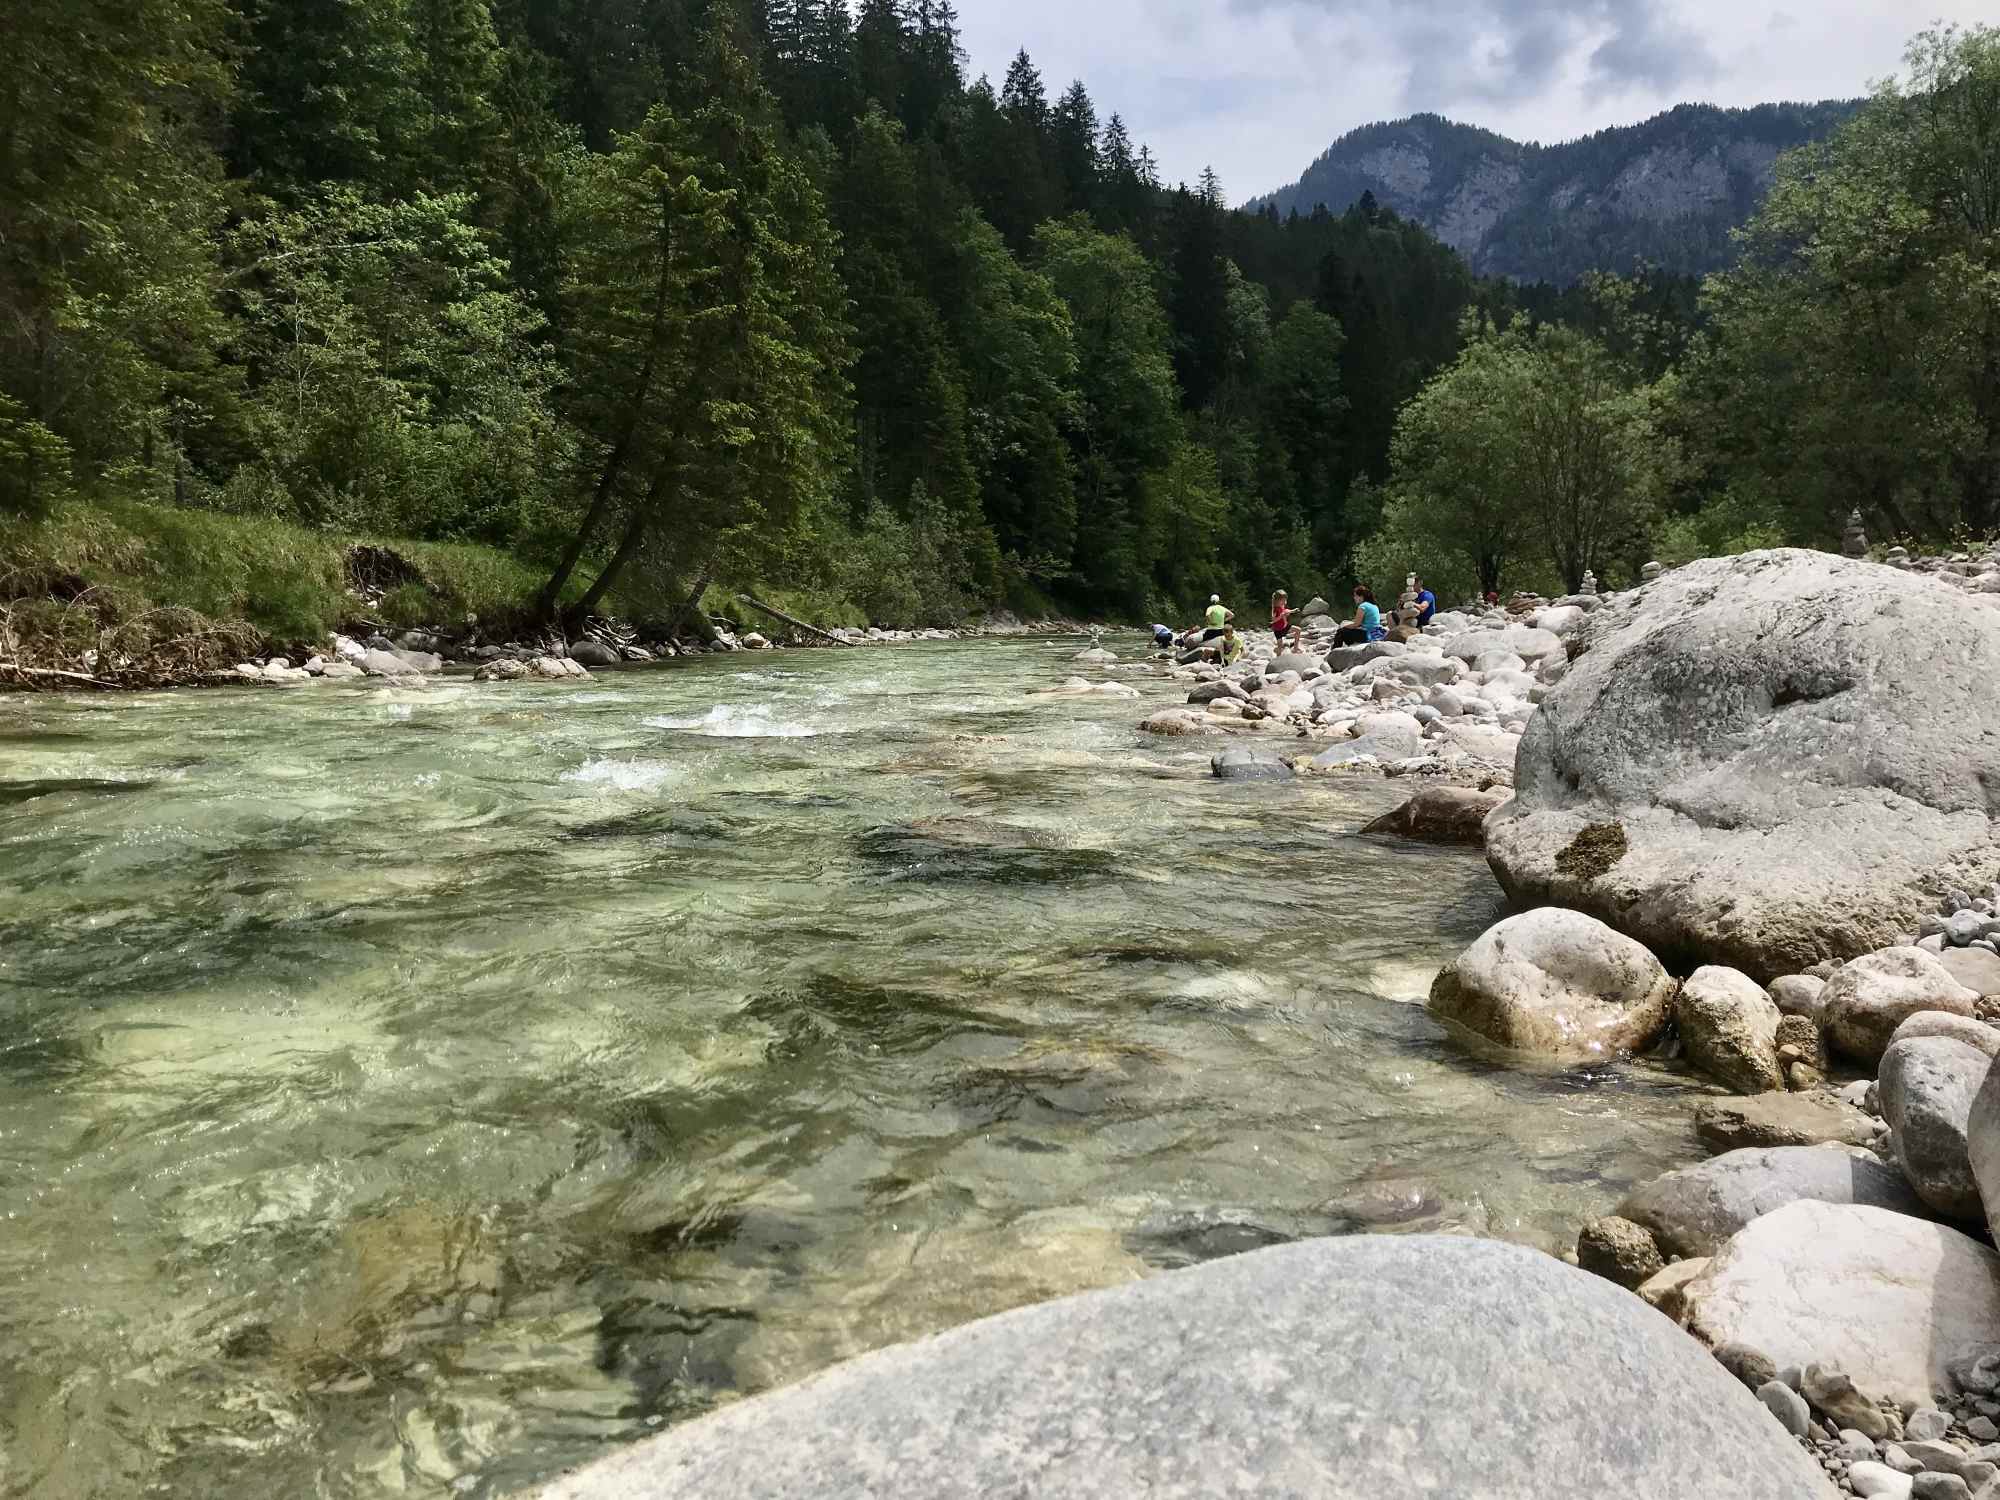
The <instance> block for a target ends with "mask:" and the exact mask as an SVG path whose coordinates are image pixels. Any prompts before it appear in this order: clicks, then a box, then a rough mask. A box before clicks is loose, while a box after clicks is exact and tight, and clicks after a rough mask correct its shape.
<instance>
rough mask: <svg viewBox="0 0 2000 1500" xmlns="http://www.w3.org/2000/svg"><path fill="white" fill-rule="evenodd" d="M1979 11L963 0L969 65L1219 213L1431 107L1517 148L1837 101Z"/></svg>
mask: <svg viewBox="0 0 2000 1500" xmlns="http://www.w3.org/2000/svg"><path fill="white" fill-rule="evenodd" d="M1993 7H1994V0H959V9H960V12H961V16H960V20H961V24H962V26H963V28H964V33H965V44H966V49H967V51H969V52H970V53H971V56H972V71H973V73H974V74H978V73H981V72H986V73H990V74H991V75H992V76H993V81H994V83H995V84H996V85H997V84H998V83H999V81H1000V79H1001V76H1002V75H1003V74H1004V73H1005V72H1006V69H1007V63H1008V61H1009V59H1011V58H1012V56H1013V55H1014V52H1015V50H1016V49H1017V48H1020V47H1026V48H1027V49H1028V51H1029V53H1030V55H1032V56H1033V58H1034V59H1035V63H1036V65H1037V66H1038V67H1039V68H1040V69H1041V71H1042V74H1043V77H1044V79H1045V80H1046V82H1047V84H1048V88H1049V94H1050V96H1051V97H1052V98H1053V97H1054V96H1055V95H1056V94H1057V93H1059V92H1060V91H1061V89H1062V88H1063V87H1064V86H1065V85H1067V84H1068V83H1069V81H1070V80H1071V79H1073V78H1082V79H1083V80H1084V82H1085V83H1086V84H1087V85H1088V86H1089V88H1090V91H1091V95H1092V97H1093V98H1094V99H1095V100H1096V102H1097V107H1098V110H1099V113H1100V114H1104V115H1107V116H1108V115H1109V114H1110V113H1111V111H1112V110H1114V109H1115V110H1118V111H1120V112H1122V113H1123V114H1124V116H1125V118H1126V120H1127V122H1128V123H1129V124H1130V125H1131V126H1132V129H1133V133H1134V134H1135V135H1136V136H1138V137H1139V138H1140V139H1142V140H1145V141H1147V142H1148V143H1150V144H1151V146H1152V148H1153V151H1154V153H1155V154H1156V155H1157V156H1158V157H1159V158H1160V160H1161V163H1162V165H1163V166H1164V168H1165V171H1166V173H1167V176H1168V178H1169V180H1175V179H1192V178H1193V177H1194V176H1195V175H1196V174H1198V173H1199V172H1200V171H1201V169H1202V167H1203V166H1204V165H1206V164H1211V163H1212V164H1213V165H1214V167H1215V169H1216V170H1217V171H1218V172H1220V173H1221V174H1222V181H1223V185H1224V187H1225V188H1226V189H1227V190H1228V192H1229V195H1230V198H1231V200H1232V201H1241V200H1242V199H1244V198H1248V197H1251V196H1254V195H1255V194H1257V193H1260V192H1264V191H1268V190H1269V189H1271V188H1275V187H1278V186H1281V185H1282V184H1284V183H1286V182H1290V181H1293V180H1294V179H1296V178H1297V177H1298V176H1299V174H1300V173H1301V172H1302V171H1303V170H1304V169H1305V167H1306V165H1307V164H1308V163H1309V162H1311V161H1312V159H1313V158H1314V157H1315V156H1317V155H1318V154H1319V153H1320V152H1321V151H1323V150H1325V149H1326V147H1327V146H1329V145H1331V144H1332V143H1333V141H1334V140H1335V139H1336V138H1338V137H1339V136H1340V135H1342V134H1343V133H1344V132H1346V131H1348V130H1351V129H1353V128H1354V127H1355V126H1357V125H1365V124H1367V123H1368V122H1369V121H1371V120H1382V119H1394V118H1396V117H1397V116H1399V115H1407V114H1412V113H1415V112H1417V111H1420V110H1429V111H1433V112H1435V113H1438V114H1443V115H1449V116H1451V117H1452V118H1454V119H1458V120H1463V121H1466V122H1468V123H1470V124H1476V125H1484V126H1486V127H1487V128H1489V129H1492V130H1498V131H1500V132H1502V133H1503V134H1506V135H1511V136H1515V137H1517V138H1520V139H1525V140H1541V141H1555V140H1564V139H1568V138H1570V137H1573V136H1577V135H1583V134H1587V133H1588V132H1590V131H1592V130H1596V129H1598V128H1600V127H1602V126H1605V125H1621V124H1629V123H1631V122H1633V121H1636V120H1642V119H1645V118H1646V117H1647V116H1649V115H1653V114H1657V113H1658V112H1659V111H1660V110H1662V109H1665V108H1667V107H1669V106H1671V105H1674V104H1678V103H1681V102H1683V101H1686V100H1706V101H1710V102H1713V103H1717V104H1737V105H1740V104H1758V103H1763V102H1765V101H1768V100H1774V99H1825V98H1841V97H1847V96H1850V95H1855V94H1859V93H1861V92H1862V91H1863V90H1864V89H1865V87H1866V86H1867V84H1868V82H1869V81H1870V80H1871V79H1875V78H1880V77H1883V76H1885V75H1887V74H1890V73H1893V72H1895V71H1896V70H1897V68H1898V66H1899V64H1900V61H1901V57H1902V51H1903V47H1904V44H1905V43H1906V42H1907V41H1908V39H1909V37H1910V36H1911V34H1912V33H1913V32H1915V31H1918V30H1920V29H1921V28H1923V27H1924V26H1925V25H1927V24H1929V23H1930V22H1931V21H1933V20H1938V19H1946V20H1958V21H1965V22H1969V21H1974V20H1986V19H1990V18H1991V16H1992V13H1993Z"/></svg>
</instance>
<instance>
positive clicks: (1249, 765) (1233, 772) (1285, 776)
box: [1209, 746, 1294, 781]
mask: <svg viewBox="0 0 2000 1500" xmlns="http://www.w3.org/2000/svg"><path fill="white" fill-rule="evenodd" d="M1209 770H1210V771H1211V772H1213V773H1214V775H1215V778H1216V780H1218V781H1291V780H1293V779H1294V772H1293V770H1292V768H1291V767H1290V766H1288V765H1286V764H1285V762H1283V761H1281V760H1279V759H1278V757H1277V756H1275V755H1269V754H1260V753H1259V752H1257V751H1255V750H1245V749H1243V748H1242V747H1241V746H1231V747H1230V748H1229V749H1227V750H1225V751H1223V752H1222V754H1220V755H1218V756H1216V757H1215V758H1214V759H1213V760H1211V761H1210V762H1209Z"/></svg>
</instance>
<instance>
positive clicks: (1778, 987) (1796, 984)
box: [1771, 974, 1826, 1021]
mask: <svg viewBox="0 0 2000 1500" xmlns="http://www.w3.org/2000/svg"><path fill="white" fill-rule="evenodd" d="M1771 999H1772V1001H1773V1002H1775V1003H1776V1005H1777V1007H1778V1009H1779V1010H1780V1011H1782V1012H1783V1013H1784V1014H1785V1015H1788V1016H1804V1017H1805V1018H1806V1019H1807V1020H1809V1021H1817V1020H1819V1018H1820V1015H1821V1013H1822V1012H1824V1011H1825V1009H1826V981H1825V980H1824V979H1815V978H1813V977H1812V975H1810V974H1787V975H1786V976H1785V977H1784V978H1783V979H1774V980H1772V981H1771Z"/></svg>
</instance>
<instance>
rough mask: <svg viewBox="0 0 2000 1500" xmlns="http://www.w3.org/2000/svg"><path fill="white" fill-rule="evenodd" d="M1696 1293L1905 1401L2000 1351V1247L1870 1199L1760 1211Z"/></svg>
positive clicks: (1714, 1337) (1789, 1358) (1705, 1308)
mask: <svg viewBox="0 0 2000 1500" xmlns="http://www.w3.org/2000/svg"><path fill="white" fill-rule="evenodd" d="M1675 576H1678V575H1675ZM1656 586H1657V585H1656ZM1686 1301H1687V1305H1688V1307H1689V1308H1690V1318H1689V1327H1690V1328H1691V1329H1692V1330H1693V1331H1694V1333H1695V1334H1696V1335H1697V1336H1698V1337H1700V1338H1702V1339H1704V1340H1705V1341H1707V1342H1708V1343H1709V1344H1711V1345H1718V1346H1719V1345H1722V1344H1744V1345H1747V1346H1749V1347H1750V1348H1752V1349H1755V1350H1757V1351H1758V1352H1759V1353H1761V1354H1763V1355H1764V1356H1765V1357H1766V1358H1767V1359H1769V1360H1771V1361H1772V1363H1774V1364H1775V1365H1777V1366H1778V1368H1780V1369H1784V1368H1786V1367H1788V1366H1797V1367H1799V1368H1801V1369H1803V1368H1804V1367H1805V1366H1807V1365H1815V1364H1816V1365H1824V1366H1830V1367H1832V1368H1835V1369H1839V1370H1842V1371H1845V1372H1846V1373H1847V1374H1848V1375H1849V1376H1851V1377H1852V1378H1853V1380H1854V1382H1855V1384H1856V1385H1858V1386H1859V1387H1860V1388H1861V1390H1862V1391H1863V1392H1865V1393H1866V1394H1867V1395H1869V1396H1871V1397H1874V1398H1876V1399H1878V1400H1879V1399H1883V1398H1886V1399H1889V1400H1892V1401H1895V1402H1898V1403H1900V1404H1902V1405H1904V1406H1906V1407H1908V1406H1929V1405H1931V1404H1932V1402H1933V1400H1934V1399H1935V1396H1936V1394H1937V1393H1940V1392H1943V1391H1946V1390H1949V1389H1950V1381H1951V1375H1950V1372H1951V1367H1952V1366H1953V1365H1955V1364H1958V1363H1959V1362H1961V1361H1964V1360H1968V1359H1972V1358H1976V1357H1979V1356H1982V1355H1987V1354H2000V1256H1996V1255H1995V1254H1994V1253H1993V1251H1992V1250H1991V1249H1989V1248H1988V1247H1987V1246H1985V1245H1982V1244H1980V1243H1979V1242H1978V1241H1976V1240H1974V1239H1971V1238H1969V1237H1968V1236H1966V1235H1963V1234H1961V1233H1959V1232H1958V1231H1957V1230H1956V1229H1952V1228H1949V1227H1948V1226H1946V1225H1943V1224H1933V1223H1930V1222H1928V1221H1926V1220H1923V1219H1913V1218H1910V1217H1909V1216H1907V1215H1905V1214H1898V1213H1891V1212H1890V1211H1888V1210H1887V1209H1882V1208H1870V1207H1867V1206H1865V1205H1862V1204H1835V1203H1816V1202H1811V1201H1801V1202H1797V1203H1792V1204H1788V1205H1787V1206H1785V1207H1784V1208H1780V1209H1778V1210H1777V1211H1776V1212H1774V1213H1769V1214H1766V1215H1764V1216H1763V1217H1762V1218H1760V1219H1756V1220H1754V1221H1752V1222H1751V1223H1750V1225H1749V1226H1748V1227H1747V1228H1745V1229H1744V1230H1743V1231H1742V1232H1741V1233H1740V1234H1738V1235H1737V1236H1736V1237H1735V1238H1734V1239H1732V1240H1731V1241H1730V1242H1729V1244H1728V1245H1727V1246H1726V1247H1724V1248H1723V1249H1722V1251H1721V1252H1720V1253H1718V1254H1717V1255H1716V1256H1715V1258H1714V1259H1713V1260H1711V1261H1710V1262H1709V1266H1708V1269H1707V1271H1705V1272H1704V1273H1703V1274H1702V1275H1701V1276H1699V1277H1697V1278H1696V1279H1695V1280H1694V1281H1693V1282H1692V1283H1691V1284H1690V1285H1689V1286H1688V1288H1687V1292H1686Z"/></svg>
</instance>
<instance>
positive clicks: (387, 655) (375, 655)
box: [355, 646, 423, 677]
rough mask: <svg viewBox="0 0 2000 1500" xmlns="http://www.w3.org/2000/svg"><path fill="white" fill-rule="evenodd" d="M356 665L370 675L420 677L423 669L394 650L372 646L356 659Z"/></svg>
mask: <svg viewBox="0 0 2000 1500" xmlns="http://www.w3.org/2000/svg"><path fill="white" fill-rule="evenodd" d="M355 665H356V666H358V667H360V668H361V670H362V671H364V672H366V673H367V674H368V675H369V676H370V677H419V676H422V675H423V674H422V671H421V669H419V668H417V667H414V666H412V665H411V664H410V663H409V662H407V661H405V660H404V659H403V658H402V657H401V656H399V655H398V654H397V653H396V652H394V651H384V650H382V649H380V648H379V647H375V646H371V647H369V648H368V649H367V650H366V651H364V652H362V654H361V655H360V657H359V658H357V659H356V661H355Z"/></svg>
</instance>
